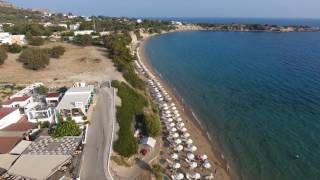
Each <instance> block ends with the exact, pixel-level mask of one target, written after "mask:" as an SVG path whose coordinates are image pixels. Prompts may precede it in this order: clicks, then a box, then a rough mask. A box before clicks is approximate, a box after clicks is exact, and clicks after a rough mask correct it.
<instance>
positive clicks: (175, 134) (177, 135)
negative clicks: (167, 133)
mask: <svg viewBox="0 0 320 180" xmlns="http://www.w3.org/2000/svg"><path fill="white" fill-rule="evenodd" d="M171 136H172V137H173V138H177V137H179V134H178V133H173V134H172V135H171Z"/></svg>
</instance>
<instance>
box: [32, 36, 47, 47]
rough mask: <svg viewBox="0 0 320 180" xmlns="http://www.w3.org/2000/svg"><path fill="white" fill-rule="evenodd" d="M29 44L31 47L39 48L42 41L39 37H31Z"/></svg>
mask: <svg viewBox="0 0 320 180" xmlns="http://www.w3.org/2000/svg"><path fill="white" fill-rule="evenodd" d="M29 44H30V45H32V46H41V45H43V44H44V39H43V38H41V37H32V38H30V39H29Z"/></svg>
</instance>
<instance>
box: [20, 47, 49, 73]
mask: <svg viewBox="0 0 320 180" xmlns="http://www.w3.org/2000/svg"><path fill="white" fill-rule="evenodd" d="M18 61H20V62H22V63H23V65H24V67H25V68H27V69H32V70H38V69H41V68H44V67H46V66H47V65H49V56H48V52H47V50H45V49H41V48H28V49H25V50H24V51H22V53H21V54H20V56H19V58H18Z"/></svg>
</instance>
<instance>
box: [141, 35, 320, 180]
mask: <svg viewBox="0 0 320 180" xmlns="http://www.w3.org/2000/svg"><path fill="white" fill-rule="evenodd" d="M145 54H146V57H147V59H148V60H149V61H150V63H151V65H152V66H153V68H154V69H155V70H156V71H157V73H158V74H159V75H161V77H162V78H163V79H164V80H165V81H166V82H167V83H168V84H169V85H170V86H171V87H172V88H173V89H175V90H176V91H177V92H178V94H179V96H181V98H183V101H184V103H186V104H188V105H189V107H190V109H191V111H192V112H193V113H194V115H195V116H196V117H197V119H199V120H200V121H201V124H202V125H203V127H205V129H206V130H207V131H208V133H209V136H210V138H211V139H212V142H213V143H212V145H213V146H217V147H216V148H218V149H219V151H220V153H222V154H223V157H224V158H225V161H226V162H227V163H228V164H230V166H231V169H232V170H234V171H236V172H237V174H238V176H239V177H238V178H239V179H243V180H319V179H320V33H318V32H292V33H271V32H213V31H192V32H175V33H169V34H165V35H160V36H154V37H152V38H151V39H149V40H148V41H147V42H146V45H145Z"/></svg>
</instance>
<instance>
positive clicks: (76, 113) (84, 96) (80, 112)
mask: <svg viewBox="0 0 320 180" xmlns="http://www.w3.org/2000/svg"><path fill="white" fill-rule="evenodd" d="M93 94H94V86H87V87H72V88H70V89H69V90H68V91H67V92H66V93H65V95H64V96H63V98H62V99H61V101H60V102H59V104H58V106H57V107H56V115H60V116H61V117H62V118H63V119H66V118H68V117H70V118H72V119H73V120H75V121H76V122H77V123H83V122H84V120H83V117H84V116H86V115H87V111H88V109H89V106H90V103H91V101H92V97H93Z"/></svg>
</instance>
